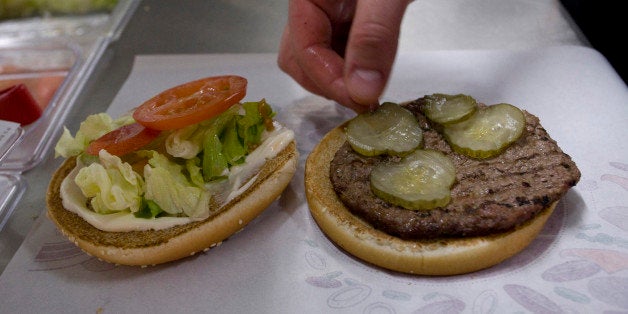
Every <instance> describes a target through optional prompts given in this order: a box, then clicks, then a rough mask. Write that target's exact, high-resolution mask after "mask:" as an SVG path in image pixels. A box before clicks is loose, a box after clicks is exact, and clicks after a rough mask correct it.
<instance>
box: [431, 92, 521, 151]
mask: <svg viewBox="0 0 628 314" xmlns="http://www.w3.org/2000/svg"><path fill="white" fill-rule="evenodd" d="M524 130H525V116H524V115H523V112H521V110H519V108H517V107H515V106H513V105H509V104H497V105H492V106H489V107H486V108H482V109H480V110H478V111H477V112H476V113H475V114H474V115H473V116H471V117H469V118H468V119H466V120H464V121H462V122H459V123H456V124H451V125H447V126H445V128H444V129H443V134H444V135H445V138H446V139H447V141H448V142H449V145H451V147H452V148H453V150H454V151H456V152H458V153H460V154H464V155H467V156H469V157H471V158H477V159H484V158H490V157H493V156H496V155H498V154H500V153H501V152H503V151H504V150H505V149H506V148H508V146H510V144H512V143H514V142H515V141H516V140H517V139H519V138H520V137H521V135H523V132H524Z"/></svg>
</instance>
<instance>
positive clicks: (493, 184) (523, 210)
mask: <svg viewBox="0 0 628 314" xmlns="http://www.w3.org/2000/svg"><path fill="white" fill-rule="evenodd" d="M404 106H405V107H406V108H407V109H409V110H410V111H411V112H412V113H413V114H414V115H415V116H416V117H417V119H418V121H419V124H420V125H421V128H422V129H423V132H424V133H423V136H424V148H430V149H435V150H439V151H441V152H443V153H445V154H446V155H447V156H449V158H450V159H451V160H452V161H453V163H454V165H455V166H456V183H455V184H454V185H453V187H452V190H451V202H450V203H449V204H448V205H447V206H446V207H442V208H436V209H432V210H424V211H423V210H420V211H413V210H408V209H405V208H402V207H400V206H396V205H392V204H390V203H388V202H386V201H384V200H382V199H380V198H378V197H377V196H375V195H374V194H373V192H372V191H371V187H370V179H369V175H370V173H371V170H372V169H373V167H374V166H375V165H377V164H378V163H380V162H382V161H384V160H386V159H389V158H398V157H391V156H376V157H365V156H362V155H360V154H358V153H356V152H355V151H353V149H352V148H351V146H350V145H349V144H348V143H345V144H344V145H343V146H342V147H341V148H340V149H339V150H338V152H336V154H335V157H334V159H333V161H332V164H331V169H330V178H331V182H332V185H333V187H334V190H335V191H336V194H337V195H338V196H339V198H340V200H341V201H342V202H343V203H344V204H345V206H347V208H348V209H349V210H350V211H351V212H352V213H353V214H354V215H357V216H359V217H361V218H362V219H364V220H365V221H367V222H369V223H370V224H371V225H373V227H375V228H377V229H379V230H382V231H384V232H386V233H388V234H390V235H393V236H397V237H400V238H404V239H426V238H441V237H464V236H482V235H488V234H494V233H500V232H504V231H507V230H511V229H513V228H514V227H516V226H518V225H520V224H522V223H524V222H526V221H528V220H530V219H531V218H533V217H534V216H535V215H536V214H537V213H539V212H541V211H542V210H543V209H544V208H546V207H547V206H548V205H550V204H551V203H553V202H555V201H558V200H559V199H560V198H561V197H562V196H563V195H564V194H565V193H567V191H568V190H569V188H571V187H572V186H574V185H576V183H577V182H578V181H579V180H580V171H579V170H578V167H577V166H576V164H575V163H574V162H573V161H572V160H571V158H570V157H569V155H567V154H565V153H563V151H562V150H561V149H560V148H559V147H558V145H557V144H556V141H554V140H553V139H551V138H550V137H549V135H548V134H547V132H546V131H545V129H543V127H542V126H541V125H540V123H539V119H538V118H537V117H536V116H534V115H532V114H530V113H528V112H525V111H524V115H525V118H526V130H525V132H524V135H523V136H522V137H521V138H520V139H519V140H517V141H516V142H515V143H513V144H512V145H511V146H510V147H509V148H507V149H506V150H505V151H504V152H503V153H501V154H500V155H498V156H496V157H493V158H489V159H473V158H470V157H467V156H464V155H461V154H458V153H455V152H453V151H452V149H451V148H450V146H449V144H447V142H446V141H445V139H444V138H443V136H442V135H441V134H439V133H438V132H437V131H435V130H434V129H433V128H432V126H431V125H430V123H429V121H428V120H427V119H426V118H425V117H424V116H423V115H422V114H421V112H420V110H419V108H420V99H419V100H416V101H413V102H410V103H408V104H406V105H404Z"/></svg>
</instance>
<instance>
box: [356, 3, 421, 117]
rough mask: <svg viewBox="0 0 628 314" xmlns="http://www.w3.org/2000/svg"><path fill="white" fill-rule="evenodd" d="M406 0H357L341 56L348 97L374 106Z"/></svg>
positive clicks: (387, 73) (390, 62)
mask: <svg viewBox="0 0 628 314" xmlns="http://www.w3.org/2000/svg"><path fill="white" fill-rule="evenodd" d="M408 3H409V1H407V0H360V1H358V4H357V8H356V12H355V17H354V20H353V24H352V27H351V32H350V34H349V41H348V43H347V50H346V55H345V69H344V71H345V83H346V88H347V92H348V93H349V95H350V97H351V99H352V100H353V101H354V102H356V103H359V104H363V105H370V106H373V105H376V104H377V103H378V101H379V97H380V96H381V94H382V93H383V91H384V88H385V87H386V82H387V81H388V77H389V76H390V71H391V68H392V65H393V62H394V59H395V55H396V52H397V45H398V39H399V29H400V27H401V20H402V18H403V15H404V13H405V10H406V8H407V6H408Z"/></svg>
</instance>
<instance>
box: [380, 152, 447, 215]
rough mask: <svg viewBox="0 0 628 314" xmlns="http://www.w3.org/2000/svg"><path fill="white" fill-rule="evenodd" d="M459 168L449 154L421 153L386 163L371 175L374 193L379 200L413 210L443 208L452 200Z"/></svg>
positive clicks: (413, 153) (414, 153)
mask: <svg viewBox="0 0 628 314" xmlns="http://www.w3.org/2000/svg"><path fill="white" fill-rule="evenodd" d="M455 180H456V168H455V167H454V164H453V163H452V161H451V160H450V159H449V157H447V156H446V155H445V154H443V153H441V152H439V151H436V150H431V149H417V150H415V151H414V152H412V153H411V154H409V155H407V156H405V157H403V158H401V160H400V161H399V162H393V161H390V162H385V163H381V164H379V165H377V166H375V167H374V168H373V170H372V171H371V189H372V191H373V193H375V195H376V196H378V197H379V198H381V199H383V200H385V201H387V202H389V203H391V204H395V205H399V206H402V207H404V208H406V209H411V210H430V209H433V208H436V207H442V206H445V205H447V204H448V203H449V201H450V199H451V190H450V189H451V186H452V185H453V184H454V182H455Z"/></svg>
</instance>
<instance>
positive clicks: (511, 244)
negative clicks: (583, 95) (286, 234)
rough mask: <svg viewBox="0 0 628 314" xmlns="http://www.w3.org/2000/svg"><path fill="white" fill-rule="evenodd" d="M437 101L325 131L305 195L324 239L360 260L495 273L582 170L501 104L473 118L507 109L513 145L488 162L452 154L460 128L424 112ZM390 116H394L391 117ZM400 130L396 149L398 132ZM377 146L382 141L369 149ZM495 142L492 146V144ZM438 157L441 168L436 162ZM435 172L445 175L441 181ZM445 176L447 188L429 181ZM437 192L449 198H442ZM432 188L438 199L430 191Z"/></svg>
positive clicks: (429, 271) (432, 271)
mask: <svg viewBox="0 0 628 314" xmlns="http://www.w3.org/2000/svg"><path fill="white" fill-rule="evenodd" d="M435 95H436V96H426V97H424V98H420V99H417V100H415V101H411V102H408V103H405V104H403V105H401V106H398V107H401V109H397V108H395V107H394V106H391V105H390V104H384V105H382V106H381V107H380V109H378V110H377V111H375V112H371V113H366V114H362V115H359V116H358V117H356V118H354V119H352V120H349V121H347V123H344V124H342V125H340V126H338V127H336V128H335V129H333V130H331V131H330V132H329V133H327V134H326V135H325V136H324V137H323V138H322V140H321V141H320V142H319V143H318V145H317V146H316V147H315V148H314V150H313V151H312V152H311V154H310V155H309V156H308V158H307V162H306V165H305V189H306V196H307V201H308V204H309V208H310V212H311V214H312V216H313V218H314V220H315V221H316V222H317V224H318V225H319V227H320V229H321V230H322V231H323V233H325V234H326V235H327V236H328V237H329V238H330V239H331V240H332V241H333V242H335V243H336V244H337V245H339V246H340V247H341V248H343V249H344V250H345V251H347V252H348V253H350V254H353V255H354V256H356V257H358V258H360V259H362V260H364V261H366V262H369V263H372V264H374V265H377V266H380V267H383V268H386V269H390V270H394V271H399V272H404V273H411V274H421V275H455V274H464V273H469V272H473V271H477V270H481V269H484V268H488V267H491V266H493V265H496V264H498V263H500V262H502V261H504V260H506V259H508V258H510V257H512V256H513V255H515V254H517V253H518V252H520V251H522V250H523V249H524V248H526V247H527V246H528V245H529V244H530V243H531V242H532V241H533V240H534V239H535V238H536V237H537V235H538V234H539V233H540V232H541V230H542V229H543V226H544V225H545V223H546V221H547V220H548V218H549V217H550V216H551V214H552V212H553V210H554V208H555V206H556V204H557V202H558V201H559V200H560V199H561V198H562V197H563V196H564V195H565V193H567V191H568V190H569V189H570V188H571V187H572V186H574V185H575V184H576V183H577V182H578V181H579V179H580V171H579V170H578V168H577V166H576V165H575V163H574V162H573V161H572V160H571V157H569V156H568V155H567V154H565V153H564V152H562V150H561V149H560V148H559V147H558V145H557V143H556V142H555V141H554V140H552V139H551V138H550V137H549V135H548V134H547V132H546V131H545V129H544V128H543V127H542V126H541V124H540V122H539V119H538V118H537V117H535V116H534V115H532V114H530V113H528V112H526V111H523V110H520V109H518V108H516V107H514V106H510V105H507V106H506V105H505V104H500V105H496V106H486V105H484V104H478V106H477V107H476V108H475V109H474V110H476V111H475V112H478V113H477V115H483V116H478V117H486V116H487V114H490V115H493V114H495V113H496V112H498V111H499V110H502V109H504V108H507V110H511V112H514V113H515V116H516V118H517V119H518V120H516V121H517V122H516V123H515V122H512V123H510V122H509V123H508V125H515V124H519V127H518V128H517V129H516V130H517V131H516V132H518V133H517V134H518V135H517V137H513V138H512V140H510V142H509V143H508V144H507V146H503V145H502V144H500V146H499V147H497V148H498V149H499V152H497V149H496V150H495V151H494V152H493V151H492V152H490V154H491V155H490V157H486V156H479V157H478V154H476V155H475V156H472V155H473V154H475V153H476V152H471V153H469V150H468V149H467V150H460V149H458V148H457V147H455V146H454V145H452V144H450V143H451V141H452V138H450V137H446V136H445V135H447V133H446V132H447V131H448V130H447V129H446V128H451V129H453V128H456V127H458V126H457V125H455V124H447V125H445V131H443V130H444V128H443V125H442V124H439V123H438V122H435V121H434V120H433V119H432V118H430V115H429V114H432V115H431V117H435V116H436V115H433V113H434V112H429V114H426V113H425V112H428V111H426V106H428V105H429V103H428V102H429V101H430V97H432V99H433V97H442V96H438V95H439V94H435ZM447 97H450V96H447ZM453 97H458V98H457V99H459V96H453ZM468 99H471V98H468ZM447 101H448V100H447ZM473 101H474V100H473ZM393 105H394V104H393ZM454 105H456V103H454ZM403 109H405V111H404V110H403ZM450 109H451V108H450ZM458 109H459V108H455V110H450V112H457V111H456V110H458ZM393 111H395V112H398V113H395V115H396V116H394V115H392V114H390V113H391V112H393ZM404 112H405V113H404ZM439 113H440V112H439ZM473 114H476V113H473ZM408 115H409V117H414V119H415V120H416V122H418V124H416V126H415V127H414V126H411V127H408V128H406V126H407V125H412V123H409V124H408V123H407V121H408V120H407V119H413V118H407V117H408ZM500 115H501V113H499V114H495V115H494V116H492V117H491V118H490V119H483V120H472V119H475V118H474V117H473V116H469V118H464V119H467V120H461V121H462V122H456V123H460V124H458V125H461V124H465V123H466V124H467V125H469V124H470V123H476V122H475V121H482V123H487V122H485V121H490V120H491V119H495V120H499V119H500V118H499V117H502V116H500ZM508 115H510V113H506V114H505V115H504V116H508ZM382 117H385V119H387V120H381V119H382ZM393 117H406V118H403V119H405V120H395V121H396V122H390V119H399V118H393ZM436 117H438V116H436ZM438 118H440V117H438ZM368 119H371V120H368ZM376 119H380V120H376ZM364 121H367V123H364ZM400 121H403V123H404V124H403V125H402V124H401V122H400ZM352 123H353V124H352ZM490 123H492V122H490ZM452 125H453V126H452ZM495 125H498V126H496V127H490V128H493V129H495V130H499V127H500V126H501V125H506V124H504V123H496V124H495ZM373 126H374V127H373ZM482 127H485V129H490V128H488V127H486V125H483V126H482ZM410 128H414V129H410ZM401 129H402V130H403V131H402V132H400V133H399V134H402V136H400V137H398V138H399V139H400V140H399V141H397V140H396V139H395V137H394V134H396V133H394V132H399V131H398V130H401ZM513 129H514V128H513ZM356 130H358V131H356ZM408 130H411V131H408ZM359 132H362V133H359ZM378 132H379V133H378ZM491 132H492V131H491ZM496 132H499V131H496ZM407 134H413V135H412V138H411V137H409V136H408V135H407ZM414 134H416V135H414ZM444 134H445V135H444ZM467 134H471V135H472V136H475V134H476V133H473V132H470V133H467ZM477 134H480V133H477ZM493 134H494V133H493ZM360 136H362V137H360ZM482 136H484V135H482ZM414 137H419V138H420V143H419V144H415V145H416V146H412V147H411V148H410V150H409V152H408V151H405V152H404V151H402V152H401V153H403V154H401V153H398V152H397V150H399V149H400V148H401V147H403V146H404V145H406V144H407V143H409V141H408V140H407V139H408V138H410V139H411V140H413V138H414ZM377 138H384V139H385V140H384V141H381V140H376V141H373V139H377ZM495 138H497V136H494V137H491V138H490V139H489V140H490V141H491V143H492V142H493V141H494V139H495ZM363 139H364V140H363ZM480 139H483V138H482V137H480ZM453 140H456V139H453ZM471 140H475V139H474V138H472V139H471ZM356 141H357V143H358V144H357V145H356V144H355V143H356ZM369 141H370V142H369ZM383 142H391V143H392V144H386V143H385V144H381V143H383ZM416 142H419V141H415V143H416ZM470 143H472V144H473V143H474V142H470ZM380 144H381V145H380ZM463 144H464V145H467V142H465V143H463ZM385 145H388V147H389V148H386V146H385ZM372 147H377V149H372ZM421 154H423V156H425V155H428V154H430V155H429V156H441V157H439V158H440V159H438V158H436V157H430V158H431V159H429V160H428V161H423V160H420V159H417V158H419V157H416V156H421ZM484 154H485V153H484V152H482V155H484ZM406 156H408V157H406ZM434 158H436V159H437V160H439V161H438V162H437V163H436V164H435V163H434V162H436V161H433V160H436V159H434ZM442 160H445V161H442ZM439 163H440V164H439ZM427 164H429V165H428V166H426V165H427ZM391 165H392V166H391ZM416 165H420V166H416ZM413 167H418V168H413ZM429 167H434V168H429ZM382 169H385V170H382ZM417 169H418V170H417ZM440 169H445V172H440V174H437V173H439V171H441V170H440ZM443 174H444V175H446V176H448V178H450V179H448V180H449V181H446V182H451V183H442V181H438V180H439V179H435V178H437V175H443ZM415 175H416V176H415ZM452 176H453V178H452ZM382 178H386V179H385V180H386V181H382ZM426 180H427V181H426ZM430 180H431V181H430ZM382 182H383V183H382ZM440 184H444V185H440ZM443 188H444V189H445V191H448V192H446V193H441V192H440V191H442V189H443ZM435 189H438V191H439V194H437V195H438V196H433V195H435V194H433V192H431V191H434V190H435ZM382 191H384V192H382ZM422 193H425V194H422ZM429 193H432V194H429ZM391 195H392V196H391ZM417 195H419V196H417ZM421 195H423V196H421ZM442 195H445V196H442ZM415 197H416V198H415ZM427 197H436V198H431V199H430V198H427ZM416 200H419V201H416Z"/></svg>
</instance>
